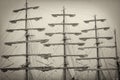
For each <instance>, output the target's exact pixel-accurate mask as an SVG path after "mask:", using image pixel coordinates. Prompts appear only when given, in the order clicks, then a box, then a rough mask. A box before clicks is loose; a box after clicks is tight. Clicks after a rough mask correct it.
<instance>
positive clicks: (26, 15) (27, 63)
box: [25, 0, 29, 80]
mask: <svg viewBox="0 0 120 80" xmlns="http://www.w3.org/2000/svg"><path fill="white" fill-rule="evenodd" d="M25 4H26V5H25V6H26V9H25V29H26V34H25V37H26V70H25V74H26V76H25V77H26V80H29V78H28V77H29V76H28V67H29V61H28V58H29V57H28V51H29V49H28V39H29V36H28V30H27V28H28V21H27V18H28V10H27V8H28V1H27V0H26V3H25Z"/></svg>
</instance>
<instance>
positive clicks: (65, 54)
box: [44, 7, 87, 80]
mask: <svg viewBox="0 0 120 80" xmlns="http://www.w3.org/2000/svg"><path fill="white" fill-rule="evenodd" d="M62 11H63V12H62V14H52V16H53V17H58V16H60V17H61V16H62V17H63V22H62V23H51V24H49V25H50V26H55V25H62V27H63V32H56V33H46V35H48V36H52V35H53V34H62V35H63V43H47V44H44V45H45V46H51V45H63V64H64V65H63V80H67V70H68V69H69V67H68V64H67V57H70V56H71V57H72V56H74V57H75V56H78V55H68V54H67V51H66V47H67V45H79V46H83V45H84V43H68V42H67V40H69V39H68V38H67V35H68V34H75V35H80V34H81V33H80V32H66V27H69V26H66V25H72V26H77V25H78V23H67V22H66V21H65V18H66V16H69V17H74V16H75V14H67V13H66V12H65V7H63V10H62ZM84 56H85V55H83V57H84ZM81 57H82V55H81ZM85 57H86V56H85ZM78 68H79V69H83V68H87V67H71V69H78Z"/></svg>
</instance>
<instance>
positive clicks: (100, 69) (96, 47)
mask: <svg viewBox="0 0 120 80" xmlns="http://www.w3.org/2000/svg"><path fill="white" fill-rule="evenodd" d="M105 20H106V19H97V18H96V15H95V16H94V19H92V20H86V21H84V22H85V23H89V22H94V23H95V27H94V28H93V29H86V30H82V32H88V31H94V32H95V37H82V38H80V40H84V41H86V40H88V39H95V40H96V46H93V47H91V46H90V47H81V48H78V49H79V50H84V49H96V54H97V56H96V57H91V58H78V59H77V60H93V59H95V60H97V67H96V69H86V71H87V70H90V71H96V73H97V80H102V79H101V74H100V72H101V71H104V70H117V69H116V68H101V67H102V66H101V65H100V60H101V59H113V60H116V59H117V57H118V56H117V57H101V56H100V54H99V48H115V46H116V41H115V46H100V42H99V39H107V40H110V39H112V38H113V37H99V36H98V30H108V29H109V27H102V28H97V22H104V21H105ZM116 55H117V54H116ZM118 69H119V68H118ZM79 71H80V70H79ZM118 75H119V74H118Z"/></svg>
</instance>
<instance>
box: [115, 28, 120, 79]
mask: <svg viewBox="0 0 120 80" xmlns="http://www.w3.org/2000/svg"><path fill="white" fill-rule="evenodd" d="M114 36H115V53H116V65H117V74H118V80H120V65H119V61H118V59H119V57H118V52H117V51H118V50H117V38H116V30H114Z"/></svg>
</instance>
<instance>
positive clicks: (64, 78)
mask: <svg viewBox="0 0 120 80" xmlns="http://www.w3.org/2000/svg"><path fill="white" fill-rule="evenodd" d="M65 32H66V30H65V7H63V41H64V49H63V50H64V67H65V69H64V70H63V76H64V77H63V80H66V71H67V70H66V67H67V62H66V34H65Z"/></svg>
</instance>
